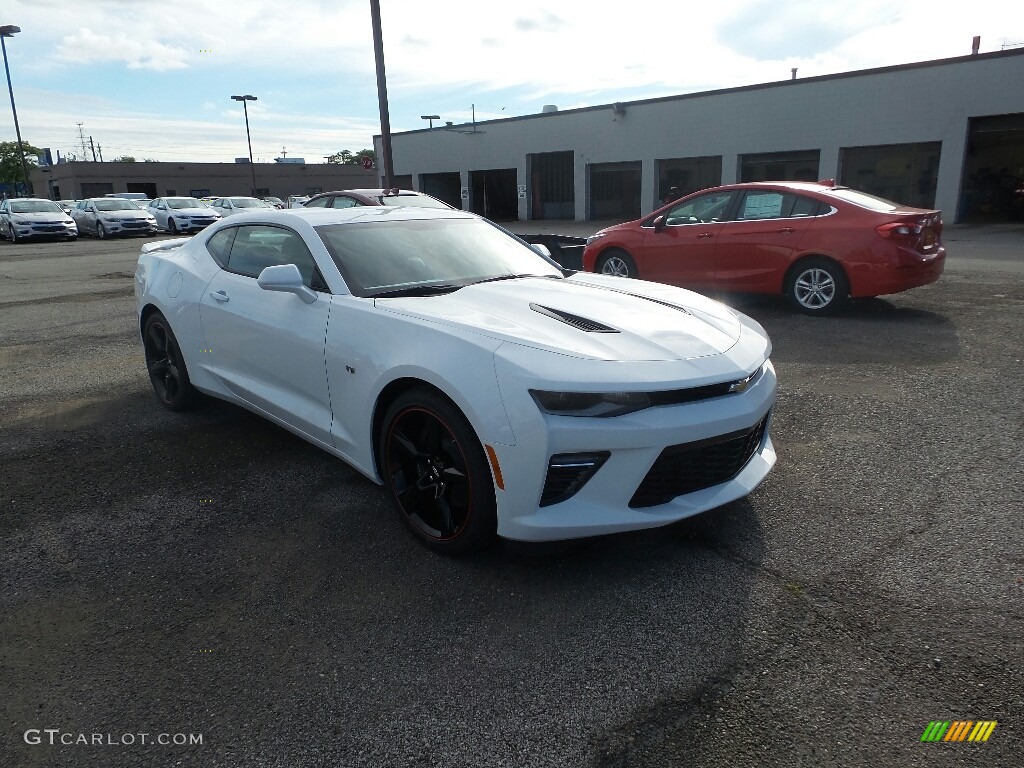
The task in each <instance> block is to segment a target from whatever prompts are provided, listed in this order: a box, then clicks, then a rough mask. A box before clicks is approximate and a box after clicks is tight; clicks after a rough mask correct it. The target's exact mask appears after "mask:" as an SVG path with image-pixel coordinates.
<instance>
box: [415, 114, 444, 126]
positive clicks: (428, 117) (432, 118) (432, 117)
mask: <svg viewBox="0 0 1024 768" xmlns="http://www.w3.org/2000/svg"><path fill="white" fill-rule="evenodd" d="M440 119H441V116H440V115H420V120H429V121H430V126H429V127H430V128H433V127H434V121H435V120H440Z"/></svg>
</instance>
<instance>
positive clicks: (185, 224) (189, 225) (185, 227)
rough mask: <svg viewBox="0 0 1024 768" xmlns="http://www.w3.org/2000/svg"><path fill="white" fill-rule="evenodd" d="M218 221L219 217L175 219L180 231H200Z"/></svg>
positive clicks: (168, 224) (168, 222)
mask: <svg viewBox="0 0 1024 768" xmlns="http://www.w3.org/2000/svg"><path fill="white" fill-rule="evenodd" d="M170 221H171V220H170V219H168V220H167V229H168V231H169V230H170ZM216 221H218V219H214V218H210V219H174V226H175V227H177V229H178V231H179V232H198V231H199V230H201V229H206V228H207V227H208V226H210V225H211V224H213V223H214V222H216Z"/></svg>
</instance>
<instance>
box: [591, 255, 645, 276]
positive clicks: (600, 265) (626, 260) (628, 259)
mask: <svg viewBox="0 0 1024 768" xmlns="http://www.w3.org/2000/svg"><path fill="white" fill-rule="evenodd" d="M597 271H598V272H600V273H601V274H602V275H612V276H613V277H634V278H635V277H639V276H640V272H639V271H638V270H637V268H636V262H635V261H633V257H632V256H630V255H629V254H628V253H626V252H625V251H624V250H622V249H621V248H610V249H609V250H607V251H605V252H604V253H603V254H602V255H601V258H600V259H598V262H597Z"/></svg>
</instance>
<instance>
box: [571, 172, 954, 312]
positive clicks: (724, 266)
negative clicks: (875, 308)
mask: <svg viewBox="0 0 1024 768" xmlns="http://www.w3.org/2000/svg"><path fill="white" fill-rule="evenodd" d="M941 234H942V215H941V212H940V211H934V210H924V209H921V208H910V207H908V206H904V205H900V204H899V203H894V202H892V201H890V200H884V199H882V198H880V197H875V196H874V195H869V194H867V193H864V192H858V191H857V190H854V189H850V188H849V187H842V186H837V185H836V184H835V183H833V182H831V181H823V182H818V183H814V182H797V181H792V182H790V181H779V182H759V183H751V184H729V185H726V186H721V187H715V188H712V189H705V190H701V191H700V192H695V193H693V194H692V195H688V196H687V197H683V198H681V199H679V200H676V201H674V202H672V203H670V204H668V205H666V206H663V207H662V208H659V209H658V210H656V211H655V212H654V213H652V214H651V215H649V216H647V217H645V218H643V219H638V220H637V221H630V222H627V223H625V224H617V225H616V226H614V227H608V228H607V229H603V230H601V231H600V232H598V233H597V234H595V235H593V236H591V237H590V238H589V239H588V240H587V247H586V249H585V250H584V252H583V268H584V269H585V270H587V271H590V272H603V273H605V274H609V275H619V276H622V277H638V278H642V279H644V280H653V281H656V282H660V283H669V284H671V285H678V286H682V287H684V288H692V289H695V290H707V291H730V292H732V291H735V292H738V293H774V294H784V295H786V296H787V297H789V299H790V300H791V301H792V302H793V304H794V305H795V306H796V307H797V309H799V310H801V311H803V312H807V313H809V314H827V313H830V312H833V311H835V310H836V309H838V308H839V307H840V306H842V304H843V303H844V302H845V301H846V300H847V298H849V297H863V296H880V295H882V294H887V293H898V292H899V291H905V290H907V289H908V288H915V287H917V286H919V285H927V284H928V283H933V282H935V281H936V280H938V279H939V275H941V274H942V269H943V266H944V264H945V261H946V249H945V248H944V247H943V245H942V239H941Z"/></svg>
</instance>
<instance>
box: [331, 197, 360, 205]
mask: <svg viewBox="0 0 1024 768" xmlns="http://www.w3.org/2000/svg"><path fill="white" fill-rule="evenodd" d="M357 205H360V203H359V202H358V201H357V200H353V199H352V198H351V197H345V196H344V195H338V196H337V197H336V198H334V202H332V203H331V208H354V207H356V206H357Z"/></svg>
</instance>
